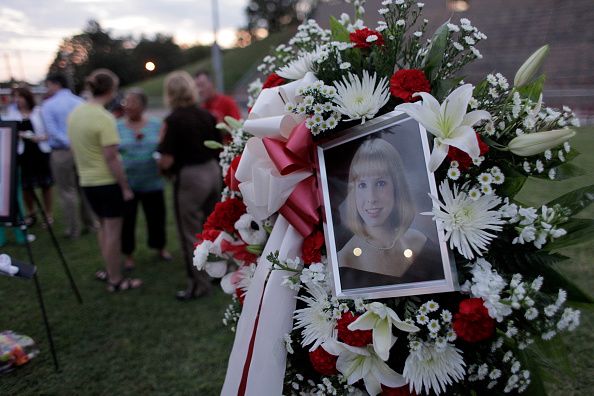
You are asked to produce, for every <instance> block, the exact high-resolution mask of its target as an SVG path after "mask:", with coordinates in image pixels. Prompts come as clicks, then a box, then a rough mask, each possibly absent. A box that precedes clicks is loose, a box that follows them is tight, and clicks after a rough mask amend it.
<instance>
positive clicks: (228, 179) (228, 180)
mask: <svg viewBox="0 0 594 396" xmlns="http://www.w3.org/2000/svg"><path fill="white" fill-rule="evenodd" d="M239 161H241V155H238V156H237V157H235V158H233V161H231V165H229V170H228V171H227V174H226V175H225V179H224V182H225V185H226V186H227V187H229V189H230V190H231V191H239V180H237V179H236V178H235V172H237V167H238V166H239Z"/></svg>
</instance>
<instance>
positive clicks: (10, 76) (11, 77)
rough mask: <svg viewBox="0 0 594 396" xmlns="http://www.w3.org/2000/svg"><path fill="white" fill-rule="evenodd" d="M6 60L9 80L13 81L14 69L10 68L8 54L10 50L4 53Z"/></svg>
mask: <svg viewBox="0 0 594 396" xmlns="http://www.w3.org/2000/svg"><path fill="white" fill-rule="evenodd" d="M4 61H5V62H6V70H7V71H8V80H9V81H13V80H14V77H13V75H12V69H11V68H10V55H8V52H5V53H4Z"/></svg>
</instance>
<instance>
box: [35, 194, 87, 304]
mask: <svg viewBox="0 0 594 396" xmlns="http://www.w3.org/2000/svg"><path fill="white" fill-rule="evenodd" d="M31 193H32V194H33V199H34V200H35V204H36V205H37V208H39V211H40V212H41V215H42V217H43V221H44V222H45V224H46V226H47V230H48V231H49V233H50V237H51V239H52V242H53V244H54V247H55V248H56V250H57V251H58V256H60V260H61V261H62V267H64V272H65V273H66V276H67V277H68V281H69V282H70V288H71V289H72V291H73V292H74V295H75V296H76V299H77V300H78V303H79V304H82V303H83V300H82V297H81V296H80V292H79V291H78V287H76V283H74V278H72V273H71V272H70V268H69V267H68V263H67V262H66V257H64V252H63V251H62V248H61V247H60V244H59V243H58V239H57V238H56V234H55V233H54V229H53V227H52V225H51V224H50V222H49V221H48V220H49V219H48V217H47V213H46V212H45V209H44V208H43V205H42V204H41V201H40V200H39V197H38V196H37V193H36V192H35V191H31ZM25 234H26V232H25ZM25 236H26V235H25ZM27 244H28V242H27Z"/></svg>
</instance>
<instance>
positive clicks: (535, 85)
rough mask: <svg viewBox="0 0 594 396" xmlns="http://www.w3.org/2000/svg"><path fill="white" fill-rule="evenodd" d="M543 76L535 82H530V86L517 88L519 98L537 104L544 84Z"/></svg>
mask: <svg viewBox="0 0 594 396" xmlns="http://www.w3.org/2000/svg"><path fill="white" fill-rule="evenodd" d="M545 79H546V77H545V75H544V74H542V75H541V76H540V77H538V78H537V79H536V80H534V81H532V82H531V83H530V84H527V85H524V86H523V87H521V88H518V92H519V93H520V96H523V97H525V98H528V99H530V100H532V101H534V102H537V101H538V99H539V98H540V95H541V94H542V89H543V87H544V83H545Z"/></svg>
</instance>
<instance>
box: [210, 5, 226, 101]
mask: <svg viewBox="0 0 594 396" xmlns="http://www.w3.org/2000/svg"><path fill="white" fill-rule="evenodd" d="M211 3H212V28H213V34H214V40H213V43H212V48H211V56H212V67H213V70H214V76H215V85H216V87H217V91H219V92H223V91H224V89H225V86H224V84H223V60H222V58H221V49H220V48H219V44H218V42H217V35H218V31H219V3H218V0H212V1H211Z"/></svg>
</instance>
